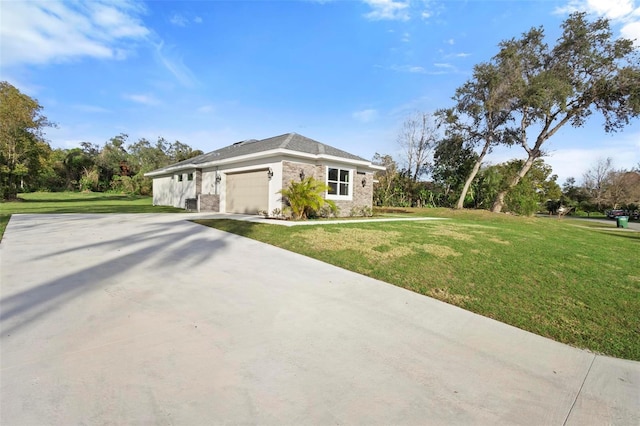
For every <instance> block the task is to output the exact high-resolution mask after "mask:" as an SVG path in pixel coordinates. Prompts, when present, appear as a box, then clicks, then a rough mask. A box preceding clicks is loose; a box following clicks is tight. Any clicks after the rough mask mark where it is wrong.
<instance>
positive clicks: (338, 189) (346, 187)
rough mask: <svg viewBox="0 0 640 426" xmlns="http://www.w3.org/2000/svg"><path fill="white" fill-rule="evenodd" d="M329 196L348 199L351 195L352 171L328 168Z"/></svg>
mask: <svg viewBox="0 0 640 426" xmlns="http://www.w3.org/2000/svg"><path fill="white" fill-rule="evenodd" d="M327 186H329V190H328V191H327V195H329V196H331V197H332V198H348V197H349V196H350V195H351V170H347V169H338V168H334V167H329V168H327Z"/></svg>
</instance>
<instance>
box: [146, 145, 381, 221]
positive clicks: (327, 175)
mask: <svg viewBox="0 0 640 426" xmlns="http://www.w3.org/2000/svg"><path fill="white" fill-rule="evenodd" d="M376 170H384V167H381V166H377V165H374V164H372V163H371V161H369V160H365V159H364V158H361V157H358V156H356V155H353V154H349V153H348V152H345V151H342V150H340V149H337V148H334V147H331V146H329V145H325V144H323V143H320V142H317V141H315V140H313V139H309V138H307V137H304V136H302V135H299V134H297V133H287V134H284V135H281V136H275V137H272V138H267V139H262V140H255V139H251V140H246V141H242V142H236V143H234V144H232V145H229V146H227V147H224V148H221V149H218V150H216V151H213V152H210V153H207V154H203V155H200V156H197V157H194V158H191V159H189V160H185V161H182V162H180V163H176V164H172V165H170V166H167V167H163V168H161V169H158V170H154V171H152V172H149V173H146V174H145V176H149V177H151V178H153V204H154V205H160V206H174V207H182V208H187V207H189V208H191V209H197V210H198V211H211V212H222V213H244V214H256V213H258V212H259V211H266V212H272V211H273V210H274V209H282V208H283V203H282V197H281V195H280V194H279V193H278V191H280V190H281V189H282V188H286V187H287V186H288V185H289V183H290V182H291V181H299V180H301V179H302V178H304V177H308V176H313V177H314V178H315V179H318V180H320V181H322V182H325V183H326V184H327V185H328V186H329V187H330V190H329V191H327V193H326V194H325V198H326V199H330V200H333V201H334V202H335V203H336V205H337V206H338V207H339V208H340V211H341V215H343V216H345V215H348V214H349V212H350V210H351V208H352V207H364V206H367V207H371V206H372V202H373V173H374V172H375V171H376ZM188 205H189V206H188Z"/></svg>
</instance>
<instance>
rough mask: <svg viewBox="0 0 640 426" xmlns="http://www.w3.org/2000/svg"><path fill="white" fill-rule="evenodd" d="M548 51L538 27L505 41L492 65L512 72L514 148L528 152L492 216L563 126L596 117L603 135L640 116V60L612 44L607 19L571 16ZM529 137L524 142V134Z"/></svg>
mask: <svg viewBox="0 0 640 426" xmlns="http://www.w3.org/2000/svg"><path fill="white" fill-rule="evenodd" d="M562 28H563V32H562V35H561V36H560V37H559V39H558V40H557V42H556V44H555V46H554V47H553V48H549V46H548V45H547V44H546V43H545V42H544V40H543V39H544V31H543V29H542V28H537V29H536V28H534V29H531V30H530V31H529V32H527V33H525V34H523V36H522V37H521V38H520V39H512V40H509V41H504V42H502V43H501V44H500V47H501V50H500V52H499V53H498V55H497V56H496V61H498V63H500V64H502V66H503V67H507V68H510V69H513V70H516V71H517V73H518V78H517V79H516V80H515V81H514V82H512V84H511V86H510V87H509V92H510V94H511V96H512V97H513V98H514V99H517V105H516V108H515V110H514V117H517V126H516V127H515V128H514V131H515V134H516V135H517V143H518V144H519V145H521V146H522V148H523V149H524V150H525V152H526V153H527V158H526V160H525V161H524V162H523V163H522V167H521V168H520V170H519V171H518V173H517V174H516V175H515V176H514V177H513V178H512V179H511V180H510V181H509V182H508V185H507V186H506V187H505V188H504V189H503V190H502V191H500V192H499V193H498V194H497V196H496V199H495V201H494V203H493V206H492V211H494V212H500V211H501V210H502V207H503V206H504V201H505V196H506V194H507V193H508V192H509V190H511V189H512V188H513V187H515V186H516V185H517V184H518V182H519V181H520V180H521V179H522V178H523V177H524V176H525V175H526V174H527V172H528V171H529V170H530V169H531V166H532V165H533V163H534V161H535V160H536V159H538V158H540V157H542V156H543V155H544V151H543V145H544V144H545V142H547V141H548V140H549V139H550V138H551V137H553V135H554V134H555V133H556V132H557V131H558V130H559V129H560V128H562V127H563V126H564V125H566V124H570V125H571V126H574V127H580V126H582V125H584V123H585V122H586V121H587V119H588V118H589V117H590V116H591V115H592V114H593V113H594V112H599V113H600V114H601V115H602V116H603V118H604V130H605V131H606V132H615V131H618V130H622V129H623V128H624V127H625V125H627V124H628V123H629V121H630V119H632V118H634V117H638V115H640V61H639V60H638V52H639V50H638V48H637V47H634V45H633V41H632V40H627V39H624V38H618V39H614V38H613V35H612V32H611V30H610V27H609V21H608V20H607V19H604V18H602V19H598V20H596V21H595V22H588V21H587V20H586V14H585V13H574V14H572V15H571V16H570V17H569V18H568V19H567V20H565V21H564V23H563V24H562ZM532 129H533V132H534V135H535V136H534V137H533V138H531V140H530V139H529V134H528V133H529V130H532Z"/></svg>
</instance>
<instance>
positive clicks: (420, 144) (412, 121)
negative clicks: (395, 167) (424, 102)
mask: <svg viewBox="0 0 640 426" xmlns="http://www.w3.org/2000/svg"><path fill="white" fill-rule="evenodd" d="M437 139H438V137H437V128H436V126H435V124H434V122H433V118H432V117H431V116H430V115H429V114H427V113H424V112H416V113H415V114H413V115H412V116H410V117H409V118H407V119H406V120H405V121H404V123H403V124H402V129H401V130H400V134H399V135H398V144H399V145H400V147H401V148H402V153H403V156H404V160H405V162H406V170H407V172H408V175H409V177H410V178H411V180H412V181H414V182H417V181H418V179H419V178H420V177H421V176H422V175H424V174H426V173H428V171H429V166H430V161H429V160H430V156H431V151H432V150H433V148H434V147H435V144H436V141H437Z"/></svg>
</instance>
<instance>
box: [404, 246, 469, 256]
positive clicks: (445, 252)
mask: <svg viewBox="0 0 640 426" xmlns="http://www.w3.org/2000/svg"><path fill="white" fill-rule="evenodd" d="M415 247H417V248H420V249H422V250H424V251H426V252H427V253H429V254H431V255H433V256H436V257H439V258H441V259H442V258H445V257H457V256H462V253H459V252H457V251H455V250H454V249H452V248H451V247H448V246H441V245H439V244H415Z"/></svg>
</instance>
